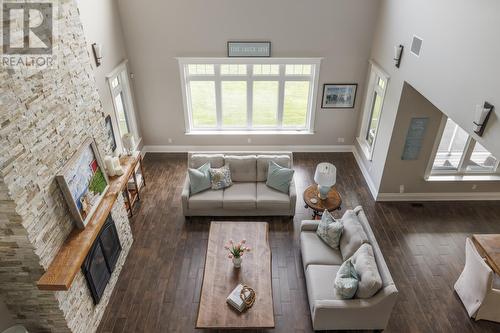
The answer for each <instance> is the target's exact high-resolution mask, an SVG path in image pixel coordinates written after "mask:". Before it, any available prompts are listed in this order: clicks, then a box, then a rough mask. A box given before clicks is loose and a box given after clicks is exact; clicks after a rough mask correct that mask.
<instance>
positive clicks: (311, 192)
mask: <svg viewBox="0 0 500 333" xmlns="http://www.w3.org/2000/svg"><path fill="white" fill-rule="evenodd" d="M313 198H315V199H317V200H318V202H316V203H313V202H311V199H313ZM304 202H305V203H306V205H305V207H306V208H311V209H312V210H313V218H314V219H315V218H316V217H318V216H321V215H322V214H323V212H324V211H325V209H326V210H328V211H329V212H332V211H334V210H337V209H341V206H342V197H341V196H340V194H339V192H337V190H336V189H335V188H334V187H332V189H331V190H330V192H328V196H327V198H326V199H324V200H322V199H320V198H319V191H318V186H317V185H311V186H309V187H308V188H306V190H305V191H304Z"/></svg>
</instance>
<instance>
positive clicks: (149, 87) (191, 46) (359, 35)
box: [119, 0, 379, 146]
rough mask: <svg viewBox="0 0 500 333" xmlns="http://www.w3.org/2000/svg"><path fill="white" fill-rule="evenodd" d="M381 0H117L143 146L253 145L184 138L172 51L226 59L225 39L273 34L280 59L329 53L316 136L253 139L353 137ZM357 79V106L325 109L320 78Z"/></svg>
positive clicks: (241, 140) (322, 141) (307, 141)
mask: <svg viewBox="0 0 500 333" xmlns="http://www.w3.org/2000/svg"><path fill="white" fill-rule="evenodd" d="M378 7H379V0H370V1H365V0H350V1H344V0H315V1H307V0H274V1H266V0H254V1H242V0H212V1H209V2H207V1H206V0H191V1H185V0H172V1H137V0H120V1H119V9H120V14H121V18H122V25H123V30H124V36H125V41H126V44H127V49H128V54H129V58H130V62H131V69H132V70H133V71H134V73H135V88H136V102H137V104H138V107H139V109H140V122H141V123H142V129H143V131H142V132H143V140H144V144H146V145H168V144H169V142H168V139H169V138H171V139H172V140H173V142H172V143H171V145H197V146H206V145H248V142H247V138H248V136H229V137H228V136H222V135H211V136H206V135H205V136H192V135H191V136H186V135H185V134H184V132H185V124H184V114H183V106H182V95H181V85H180V77H179V68H178V64H177V60H176V59H175V57H183V56H184V57H204V56H206V57H224V56H226V42H227V41H228V40H270V41H271V42H272V50H273V56H275V57H324V60H323V63H322V65H321V73H320V87H319V90H320V91H319V92H318V100H317V103H316V110H317V114H316V122H315V123H316V126H315V134H314V135H253V136H252V144H254V145H336V144H340V143H339V142H338V138H339V137H342V138H345V143H344V144H346V145H351V144H352V143H353V141H354V137H355V132H356V126H357V120H358V115H359V110H360V106H361V104H362V103H361V102H362V98H359V97H360V96H363V89H364V81H365V76H366V71H367V68H368V59H369V55H370V49H371V44H372V40H373V33H374V29H375V24H376V19H377V15H378ZM325 82H328V83H330V82H338V83H345V82H357V83H359V84H360V86H359V90H358V99H357V101H356V107H355V109H354V110H352V109H347V110H321V109H320V105H321V102H320V99H321V92H322V84H323V83H325Z"/></svg>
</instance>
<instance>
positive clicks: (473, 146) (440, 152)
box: [430, 118, 500, 175]
mask: <svg viewBox="0 0 500 333" xmlns="http://www.w3.org/2000/svg"><path fill="white" fill-rule="evenodd" d="M499 171H500V168H499V160H498V159H497V158H495V156H493V155H492V154H491V153H490V152H489V151H488V150H486V148H484V147H483V146H482V145H481V144H480V143H479V142H477V141H476V140H474V139H473V138H472V137H471V136H470V135H469V134H468V133H467V132H466V131H464V130H463V129H462V128H461V127H460V126H458V125H457V124H456V123H455V122H454V121H453V120H451V119H450V118H448V119H447V120H446V123H445V124H444V128H443V129H442V136H441V140H440V141H439V145H438V146H437V149H436V153H435V157H434V160H433V162H432V167H431V172H430V174H431V175H467V174H496V173H498V172H499Z"/></svg>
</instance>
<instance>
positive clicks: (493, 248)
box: [472, 234, 500, 275]
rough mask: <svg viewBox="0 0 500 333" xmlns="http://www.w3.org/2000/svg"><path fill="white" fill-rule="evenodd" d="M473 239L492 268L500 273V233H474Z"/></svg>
mask: <svg viewBox="0 0 500 333" xmlns="http://www.w3.org/2000/svg"><path fill="white" fill-rule="evenodd" d="M472 241H473V242H474V245H476V248H477V250H478V252H479V253H480V254H481V256H483V257H485V258H486V261H487V262H488V265H490V267H491V269H493V270H494V271H495V273H496V274H498V275H500V234H484V235H472Z"/></svg>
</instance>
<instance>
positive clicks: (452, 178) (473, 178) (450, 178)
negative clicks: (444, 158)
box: [425, 175, 500, 182]
mask: <svg viewBox="0 0 500 333" xmlns="http://www.w3.org/2000/svg"><path fill="white" fill-rule="evenodd" d="M425 180H426V181H428V182H491V181H500V175H434V176H429V177H427V178H426V179H425Z"/></svg>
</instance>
